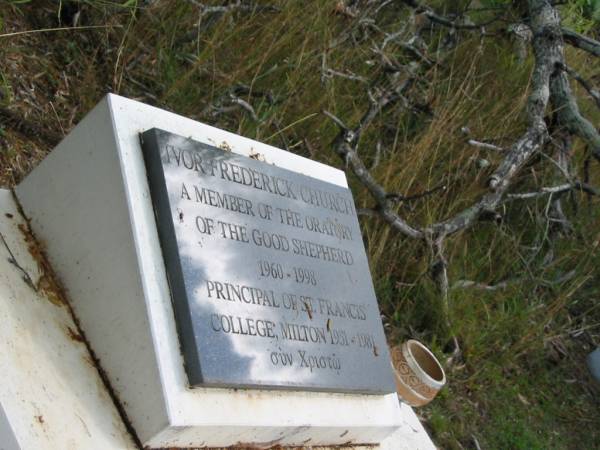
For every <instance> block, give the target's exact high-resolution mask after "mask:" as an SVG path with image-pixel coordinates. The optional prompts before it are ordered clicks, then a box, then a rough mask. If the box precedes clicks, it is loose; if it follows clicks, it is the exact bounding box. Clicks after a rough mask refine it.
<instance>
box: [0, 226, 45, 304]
mask: <svg viewBox="0 0 600 450" xmlns="http://www.w3.org/2000/svg"><path fill="white" fill-rule="evenodd" d="M0 239H2V243H3V244H4V247H6V250H7V251H8V254H9V255H10V257H9V258H8V262H9V263H11V264H12V265H13V266H15V267H16V268H17V269H19V271H20V272H21V273H22V274H23V281H25V283H26V284H27V286H29V287H30V288H31V289H33V290H34V291H35V292H37V288H36V286H35V283H34V282H33V280H32V279H31V276H30V275H29V273H28V272H27V271H26V270H25V269H24V268H23V267H22V266H21V265H20V264H19V263H18V262H17V258H15V255H14V254H13V252H12V250H11V249H10V247H9V246H8V243H7V242H6V239H5V238H4V235H3V234H2V233H0Z"/></svg>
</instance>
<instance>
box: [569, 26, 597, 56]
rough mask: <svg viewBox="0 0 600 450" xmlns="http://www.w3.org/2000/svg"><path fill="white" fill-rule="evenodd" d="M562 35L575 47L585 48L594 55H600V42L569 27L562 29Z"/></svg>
mask: <svg viewBox="0 0 600 450" xmlns="http://www.w3.org/2000/svg"><path fill="white" fill-rule="evenodd" d="M562 35H563V38H564V39H565V41H566V42H567V43H569V44H571V45H572V46H573V47H577V48H580V49H582V50H585V51H586V52H588V53H591V54H592V55H595V56H600V42H598V41H596V40H594V39H592V38H590V37H587V36H584V35H583V34H579V33H577V32H575V31H573V30H569V29H568V28H563V29H562Z"/></svg>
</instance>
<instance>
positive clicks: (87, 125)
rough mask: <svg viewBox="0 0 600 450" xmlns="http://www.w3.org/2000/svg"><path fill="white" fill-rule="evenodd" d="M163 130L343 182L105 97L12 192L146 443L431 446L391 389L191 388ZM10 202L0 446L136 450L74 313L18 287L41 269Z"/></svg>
mask: <svg viewBox="0 0 600 450" xmlns="http://www.w3.org/2000/svg"><path fill="white" fill-rule="evenodd" d="M152 127H160V128H162V129H165V130H168V131H170V132H173V133H177V134H180V135H182V136H190V137H192V138H193V139H195V140H198V141H201V142H206V143H209V144H211V145H216V146H223V147H227V148H228V149H231V150H232V151H234V152H238V153H241V154H246V155H248V154H251V153H256V152H258V153H260V154H262V155H263V156H264V157H265V159H266V160H267V161H268V162H270V163H272V164H277V165H279V166H281V167H285V168H288V169H290V170H295V171H297V172H301V173H306V174H310V175H311V176H313V177H317V178H321V179H324V180H327V181H329V182H332V183H336V184H339V185H341V186H345V185H346V180H345V177H344V174H343V173H342V172H340V171H338V170H336V169H333V168H331V167H328V166H324V165H322V164H319V163H316V162H314V161H310V160H307V159H304V158H301V157H298V156H295V155H291V154H289V153H287V152H283V151H281V150H278V149H275V148H273V147H270V146H267V145H265V144H261V143H258V142H255V141H251V140H249V139H245V138H242V137H240V136H236V135H233V134H231V133H227V132H225V131H222V130H218V129H215V128H212V127H209V126H206V125H203V124H199V123H197V122H195V121H192V120H189V119H186V118H183V117H180V116H177V115H175V114H172V113H168V112H165V111H162V110H159V109H156V108H152V107H150V106H147V105H143V104H141V103H138V102H134V101H130V100H127V99H124V98H121V97H117V96H113V95H110V96H108V97H107V98H106V99H105V100H104V101H103V102H102V103H101V104H99V105H98V106H97V107H96V108H95V109H94V110H93V111H92V112H91V113H90V114H89V115H88V116H87V117H86V118H85V119H84V120H83V121H82V123H80V124H79V125H78V126H77V128H76V129H75V130H74V131H73V132H72V133H71V134H70V135H69V136H68V137H67V138H65V140H64V141H63V142H62V143H61V144H60V145H59V146H58V147H57V148H56V149H55V150H54V151H53V152H52V153H51V154H50V155H49V156H48V158H46V160H44V161H43V162H42V163H41V164H40V166H39V167H38V168H36V169H35V170H34V171H33V172H32V174H31V175H30V176H29V177H27V178H26V180H25V181H24V182H23V183H22V184H21V185H20V186H19V187H18V188H17V190H16V193H17V197H18V198H19V201H20V202H21V204H22V206H23V209H24V211H25V213H26V214H27V216H28V217H30V218H31V226H32V228H33V231H34V232H35V234H36V235H37V236H38V238H39V239H40V240H41V242H42V244H43V246H44V247H45V248H46V250H47V253H48V256H49V259H50V262H51V264H52V266H53V268H54V270H55V271H56V273H57V274H58V277H59V278H60V280H61V282H62V283H63V284H64V286H65V287H66V293H67V298H68V300H69V302H70V304H71V305H72V307H73V310H74V312H75V316H76V317H77V318H78V319H79V321H80V324H81V327H82V329H83V330H84V332H85V334H86V336H87V338H88V339H89V342H90V344H91V348H92V349H93V351H94V352H95V354H96V355H97V357H98V358H99V361H100V365H101V367H102V369H103V370H104V371H105V373H106V375H107V377H108V380H109V382H110V385H111V387H112V390H113V391H114V393H115V395H116V398H117V399H118V401H119V402H120V404H121V405H122V406H123V408H124V410H125V412H126V414H127V416H128V418H129V420H130V422H131V425H132V426H133V429H135V432H136V434H137V436H138V437H139V439H140V441H141V442H142V445H143V446H147V447H150V448H160V447H217V446H234V445H244V444H248V445H253V446H256V447H263V448H268V447H271V446H274V445H281V446H286V445H288V446H291V445H296V446H308V445H342V444H351V443H352V444H355V445H356V444H362V443H369V444H377V443H380V445H381V448H388V449H392V448H393V449H402V448H407V449H408V448H410V449H417V448H422V449H432V448H434V446H433V444H432V443H431V441H430V440H429V438H428V436H427V434H426V433H425V431H424V430H423V427H422V426H421V424H420V423H419V421H418V419H417V418H416V416H415V414H414V412H413V411H412V410H411V409H410V408H409V407H408V406H406V405H404V404H401V403H400V402H399V401H398V399H397V396H396V395H395V394H390V395H356V394H331V393H319V392H295V391H265V390H234V389H218V388H194V389H190V388H189V387H188V385H187V382H186V376H185V372H184V368H183V362H182V357H181V353H180V351H179V343H178V339H177V333H176V329H175V322H174V317H173V310H172V307H171V301H170V295H169V289H168V284H167V279H166V275H165V269H164V264H163V260H162V254H161V249H160V245H159V241H158V235H157V231H156V226H155V221H154V215H153V209H152V204H151V201H150V196H149V190H148V183H147V177H146V172H145V167H144V162H143V159H142V154H141V150H140V146H139V140H138V134H139V132H140V131H144V130H146V129H149V128H152ZM0 201H1V205H0V206H2V208H3V212H5V211H4V210H6V211H9V214H11V215H13V219H9V218H8V217H6V216H4V215H2V217H0V226H1V227H2V228H0V229H2V230H4V231H3V234H4V235H5V238H6V241H7V243H8V246H7V247H6V248H9V247H10V248H11V250H12V251H13V253H15V255H17V256H16V259H17V260H18V261H20V262H19V264H20V265H21V267H23V268H24V270H21V269H18V268H17V267H16V266H15V265H14V264H10V263H9V262H7V261H6V258H5V259H3V261H5V262H3V263H2V262H0V263H1V264H2V265H0V274H1V276H2V278H1V279H0V311H1V312H2V315H3V316H5V317H6V319H4V320H7V321H8V323H11V324H12V326H11V327H8V328H2V330H0V336H2V341H1V345H2V352H1V353H0V358H1V359H3V364H2V365H1V366H0V367H2V369H1V370H2V376H3V379H8V380H10V381H9V387H7V386H3V387H0V406H1V407H2V408H1V409H0V442H10V439H15V440H16V442H18V444H19V445H20V448H49V449H54V448H56V449H58V448H61V449H62V448H104V449H105V448H132V446H133V444H132V441H131V440H130V439H129V437H128V435H127V433H126V432H125V428H124V425H123V423H122V421H121V419H120V417H119V416H118V415H117V414H116V410H115V407H114V405H113V404H112V403H111V401H110V398H109V396H108V394H107V392H106V389H105V387H104V385H103V384H102V383H101V382H100V381H99V377H98V374H97V372H96V368H95V367H94V366H93V364H91V363H90V360H89V356H87V355H86V349H85V347H84V346H83V345H82V344H81V343H80V342H77V341H78V340H77V338H75V339H73V336H72V335H71V331H70V330H73V329H75V328H74V326H73V322H72V318H71V317H70V316H69V311H68V309H67V308H66V307H64V306H55V305H54V304H52V303H50V302H49V301H48V299H47V298H44V295H43V294H42V293H41V292H36V291H34V290H33V289H32V288H30V287H29V286H28V285H27V283H25V282H24V281H23V279H22V278H23V276H24V273H28V274H36V270H37V267H36V264H35V261H33V260H32V258H31V257H30V256H28V252H27V244H26V242H25V240H24V239H23V237H22V236H21V234H20V231H19V230H18V228H16V227H15V226H14V225H13V224H12V222H11V221H12V220H15V219H14V217H15V216H16V212H15V204H14V202H13V199H12V198H11V197H10V194H9V193H6V192H4V193H3V194H2V196H1V197H0ZM5 250H6V249H0V251H5ZM23 264H25V265H23ZM35 276H36V275H30V277H31V278H32V279H34V280H35ZM34 284H35V282H34ZM2 333H4V334H2ZM32 336H33V337H32ZM34 337H35V339H34ZM24 355H25V356H24ZM1 359H0V360H1ZM28 364H29V365H28ZM10 383H13V384H14V385H15V386H17V387H20V390H19V389H14V388H13V387H12V386H11V384H10ZM28 389H30V390H31V391H28ZM19 396H20V397H19ZM40 400H43V402H40ZM18 405H21V407H20V408H18ZM23 405H25V406H26V407H27V408H29V409H27V408H24V406H23ZM75 406H77V407H75ZM2 409H3V410H4V411H3V412H4V414H1V413H2ZM38 416H39V417H41V418H38ZM36 421H37V423H36ZM44 430H45V431H44ZM45 433H49V434H45ZM34 435H35V436H34ZM4 437H6V439H3V438H4ZM36 439H37V440H36ZM30 443H36V445H31V446H30V445H29V444H30ZM37 443H42V444H39V445H37ZM88 443H89V445H88ZM5 445H7V446H6V448H13V447H14V445H13V447H9V446H8V445H9V444H5ZM0 448H4V447H1V446H0ZM17 448H18V447H17Z"/></svg>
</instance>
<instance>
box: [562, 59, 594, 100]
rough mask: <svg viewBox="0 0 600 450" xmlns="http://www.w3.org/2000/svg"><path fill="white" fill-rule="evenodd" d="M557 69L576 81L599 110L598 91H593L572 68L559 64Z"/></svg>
mask: <svg viewBox="0 0 600 450" xmlns="http://www.w3.org/2000/svg"><path fill="white" fill-rule="evenodd" d="M559 67H560V69H562V70H564V71H565V72H567V73H568V74H569V75H570V76H571V77H572V78H573V79H574V80H575V81H577V82H578V83H579V84H580V85H581V86H582V87H583V88H584V89H585V90H586V91H587V93H588V94H590V96H591V97H592V98H593V99H594V101H595V102H596V106H598V108H600V91H597V90H596V89H594V87H593V86H592V85H591V84H590V82H589V81H587V80H586V79H585V78H583V77H582V76H581V75H580V74H579V73H578V72H577V71H576V70H574V69H573V68H571V67H569V66H567V65H565V64H560V65H559Z"/></svg>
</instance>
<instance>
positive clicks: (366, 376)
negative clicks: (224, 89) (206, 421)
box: [142, 129, 395, 394]
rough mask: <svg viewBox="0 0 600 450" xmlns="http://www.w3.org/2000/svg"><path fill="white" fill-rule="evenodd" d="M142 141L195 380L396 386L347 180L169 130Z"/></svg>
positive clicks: (371, 388)
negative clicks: (342, 184) (301, 170)
mask: <svg viewBox="0 0 600 450" xmlns="http://www.w3.org/2000/svg"><path fill="white" fill-rule="evenodd" d="M142 147H143V152H144V158H145V161H146V168H147V172H148V178H149V185H150V191H151V196H152V203H153V205H154V209H155V214H156V219H157V225H158V232H159V237H160V242H161V246H162V249H163V256H164V259H165V266H166V271H167V276H168V279H169V284H170V288H171V295H172V299H173V306H174V310H175V317H176V322H177V327H178V332H179V338H180V342H181V347H182V352H183V356H184V361H185V365H186V371H187V374H188V378H189V382H190V385H191V386H216V387H236V388H238V387H239V388H268V389H292V390H316V391H332V392H354V393H366V394H382V393H391V392H395V386H394V381H393V376H392V371H391V365H390V358H389V354H388V350H387V345H386V341H385V336H384V333H383V327H382V324H381V319H380V315H379V309H378V306H377V300H376V298H375V293H374V290H373V284H372V281H371V276H370V272H369V266H368V262H367V257H366V254H365V250H364V246H363V242H362V237H361V233H360V228H359V224H358V219H357V217H356V211H355V208H354V202H353V199H352V196H351V193H350V191H349V189H345V188H342V187H340V186H337V185H333V184H330V183H327V182H324V181H321V180H317V179H315V178H312V177H309V176H306V175H301V174H299V173H296V172H293V171H289V170H286V169H282V168H279V167H276V166H274V165H271V164H268V163H267V162H261V161H258V160H255V159H252V158H248V157H246V156H242V155H237V154H234V153H231V152H227V151H224V150H221V149H219V148H216V147H212V146H209V145H206V144H203V143H199V142H196V141H193V140H191V139H188V138H185V137H181V136H178V135H175V134H172V133H169V132H166V131H162V130H158V129H151V130H149V131H147V132H145V133H143V134H142Z"/></svg>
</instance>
